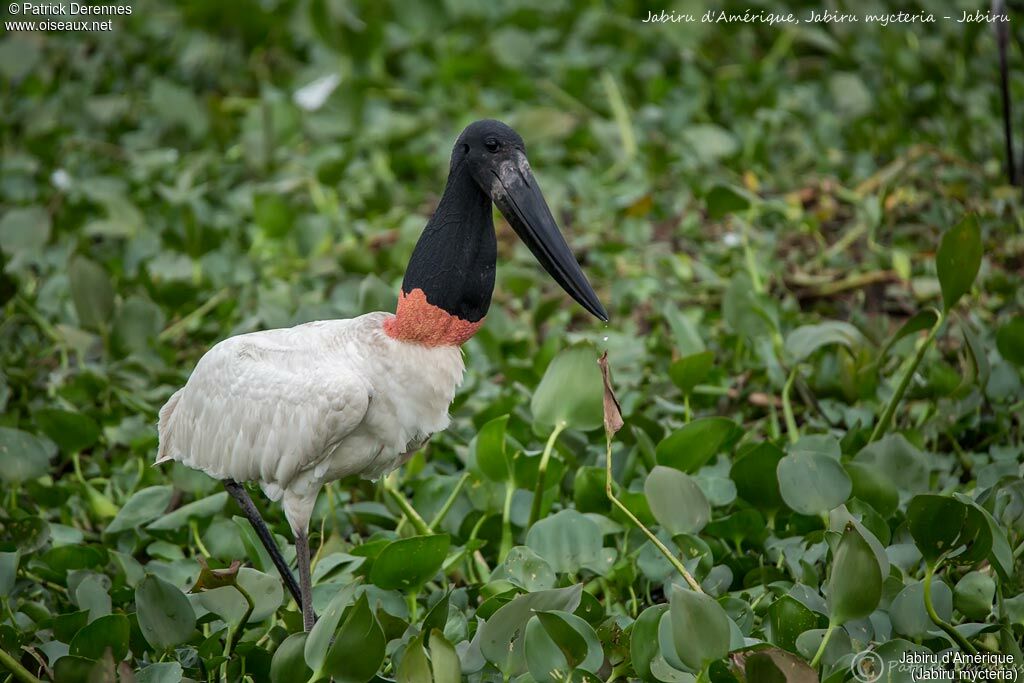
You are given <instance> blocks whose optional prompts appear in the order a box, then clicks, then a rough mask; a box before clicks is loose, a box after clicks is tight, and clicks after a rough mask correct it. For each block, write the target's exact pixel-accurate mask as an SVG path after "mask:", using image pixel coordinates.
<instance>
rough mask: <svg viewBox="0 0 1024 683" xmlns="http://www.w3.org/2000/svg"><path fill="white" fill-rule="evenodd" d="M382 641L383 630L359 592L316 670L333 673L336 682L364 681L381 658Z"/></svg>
mask: <svg viewBox="0 0 1024 683" xmlns="http://www.w3.org/2000/svg"><path fill="white" fill-rule="evenodd" d="M385 644H386V640H385V638H384V631H383V630H382V629H381V627H380V624H379V623H378V622H377V617H375V616H374V614H373V612H372V611H371V610H370V602H369V599H368V598H367V596H366V593H363V594H362V596H360V598H359V600H357V601H356V604H355V605H354V606H353V607H352V608H351V609H350V610H349V612H348V616H347V617H346V618H345V623H343V624H342V625H341V628H340V629H338V633H337V635H336V636H335V638H334V643H332V644H331V647H330V649H329V650H328V651H327V657H326V658H325V659H324V664H323V668H322V669H321V670H320V672H319V673H320V674H321V675H322V674H328V675H330V676H333V677H334V680H335V681H336V683H366V681H369V680H370V679H371V678H373V677H374V675H375V674H376V673H377V670H378V669H380V665H381V663H382V662H383V661H384V646H385ZM318 677H319V676H318Z"/></svg>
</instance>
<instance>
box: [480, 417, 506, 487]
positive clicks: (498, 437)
mask: <svg viewBox="0 0 1024 683" xmlns="http://www.w3.org/2000/svg"><path fill="white" fill-rule="evenodd" d="M508 417H509V416H508V415H502V416H501V417H496V418H494V419H493V420H491V421H489V422H487V423H486V424H485V425H484V426H483V427H481V428H480V431H479V432H477V435H476V437H474V439H473V443H472V445H471V448H472V449H473V452H474V453H475V454H476V464H477V467H479V468H480V471H481V472H483V474H484V476H485V477H487V478H488V479H490V480H491V481H507V480H508V478H509V476H510V475H511V463H510V462H509V459H508V456H507V455H506V454H505V429H506V427H507V426H508Z"/></svg>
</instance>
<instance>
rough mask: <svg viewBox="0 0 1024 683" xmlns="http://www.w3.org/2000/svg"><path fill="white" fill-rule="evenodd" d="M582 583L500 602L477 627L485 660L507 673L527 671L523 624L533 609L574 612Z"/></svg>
mask: <svg viewBox="0 0 1024 683" xmlns="http://www.w3.org/2000/svg"><path fill="white" fill-rule="evenodd" d="M582 593H583V584H576V585H575V586H569V587H567V588H556V589H553V590H547V591H537V592H535V593H526V594H524V595H519V596H516V597H515V598H513V599H512V600H511V601H510V602H509V603H507V604H505V605H503V606H502V607H500V608H499V609H498V611H496V612H495V613H494V614H492V615H491V617H490V618H489V619H488V620H487V621H486V622H485V623H484V624H483V625H482V626H481V627H480V630H479V631H478V634H479V637H480V651H481V653H482V654H483V656H484V657H485V658H486V659H487V661H489V662H491V663H492V664H494V665H495V666H496V667H498V669H499V670H500V671H503V672H505V673H508V674H517V673H522V672H523V671H525V670H526V659H525V657H524V654H523V636H524V635H525V632H526V623H527V622H528V621H529V620H530V618H531V617H532V616H533V615H534V613H535V612H539V611H544V610H562V611H564V612H573V611H575V610H576V608H577V607H579V604H580V596H581V594H582Z"/></svg>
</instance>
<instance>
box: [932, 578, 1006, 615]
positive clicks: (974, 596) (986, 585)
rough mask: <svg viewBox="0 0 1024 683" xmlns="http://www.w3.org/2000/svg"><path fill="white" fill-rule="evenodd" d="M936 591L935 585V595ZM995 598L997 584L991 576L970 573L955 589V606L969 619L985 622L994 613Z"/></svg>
mask: <svg viewBox="0 0 1024 683" xmlns="http://www.w3.org/2000/svg"><path fill="white" fill-rule="evenodd" d="M934 589H935V585H934V583H933V585H932V591H933V593H934ZM995 596H996V582H995V581H994V580H993V579H992V577H991V576H989V575H988V574H982V573H981V572H968V573H967V574H965V575H964V576H963V578H961V579H960V580H959V581H958V582H957V584H956V587H955V588H954V589H953V605H954V606H955V607H956V608H957V609H958V610H960V611H961V612H962V613H963V614H964V616H965V617H967V618H968V619H973V620H976V621H984V620H985V619H987V618H988V616H989V614H991V613H992V601H993V600H994V599H995ZM933 600H934V598H933Z"/></svg>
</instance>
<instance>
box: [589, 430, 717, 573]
mask: <svg viewBox="0 0 1024 683" xmlns="http://www.w3.org/2000/svg"><path fill="white" fill-rule="evenodd" d="M604 467H605V469H604V471H605V478H604V492H605V495H607V496H608V500H610V501H611V502H612V505H614V506H615V507H617V508H618V509H619V510H620V511H621V512H622V514H624V515H626V517H628V518H629V521H631V522H633V524H634V525H636V527H637V528H638V529H640V531H642V532H644V535H646V536H647V538H648V540H650V542H651V543H653V544H654V547H656V548H657V549H658V550H660V551H661V554H662V555H664V556H665V558H666V559H667V560H668V561H669V562H671V563H672V566H673V567H675V568H676V571H677V572H679V575H680V576H682V577H683V579H685V580H686V583H688V584H689V585H690V588H692V589H693V590H694V591H695V592H697V593H703V592H704V589H703V588H701V587H700V584H699V583H697V580H696V579H694V578H693V575H692V574H691V573H690V572H688V571H687V570H686V567H684V566H683V563H682V562H680V561H679V558H678V557H676V556H675V555H674V554H673V553H672V551H671V550H669V549H668V548H667V547H666V546H665V544H664V543H662V542H661V539H660V538H658V537H657V536H656V535H655V534H654V532H653V531H651V530H650V529H648V528H647V527H646V526H644V524H643V522H641V521H640V520H639V519H637V517H636V515H634V514H633V513H632V512H630V510H629V508H627V507H626V506H625V504H623V503H622V501H620V500H619V499H618V498H616V497H615V494H614V493H612V439H611V436H609V437H608V438H607V450H606V451H605V458H604Z"/></svg>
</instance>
